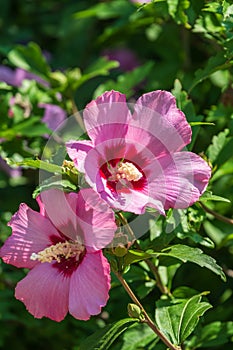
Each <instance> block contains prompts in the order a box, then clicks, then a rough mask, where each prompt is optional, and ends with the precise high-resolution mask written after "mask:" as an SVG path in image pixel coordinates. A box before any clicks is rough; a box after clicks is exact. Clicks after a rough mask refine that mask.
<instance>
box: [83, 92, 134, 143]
mask: <svg viewBox="0 0 233 350" xmlns="http://www.w3.org/2000/svg"><path fill="white" fill-rule="evenodd" d="M129 115H130V114H129V110H128V107H127V104H126V98H125V95H123V94H121V93H119V92H117V91H113V90H112V91H107V92H105V93H104V94H103V95H101V96H100V97H98V98H97V99H96V100H94V101H92V102H91V103H89V104H88V105H87V106H86V108H85V109H84V113H83V117H84V122H85V126H86V130H87V133H88V135H89V137H90V138H91V139H92V141H93V142H94V143H95V144H98V143H101V142H102V141H104V140H109V139H113V138H122V137H124V136H125V134H126V132H127V129H128V125H127V123H128V118H129Z"/></svg>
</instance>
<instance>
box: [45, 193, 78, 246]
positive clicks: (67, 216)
mask: <svg viewBox="0 0 233 350" xmlns="http://www.w3.org/2000/svg"><path fill="white" fill-rule="evenodd" d="M40 197H41V200H42V202H43V204H44V208H45V211H46V216H47V217H48V218H49V220H50V221H51V222H52V223H53V225H54V226H55V227H56V228H57V229H58V230H59V231H60V232H62V233H63V234H64V235H65V236H66V237H69V238H71V239H73V240H79V241H80V239H81V241H82V230H81V229H80V225H79V222H78V217H77V213H76V209H77V198H78V194H77V193H73V192H72V193H68V194H67V193H65V192H63V191H62V190H58V189H50V190H48V191H44V192H41V194H40Z"/></svg>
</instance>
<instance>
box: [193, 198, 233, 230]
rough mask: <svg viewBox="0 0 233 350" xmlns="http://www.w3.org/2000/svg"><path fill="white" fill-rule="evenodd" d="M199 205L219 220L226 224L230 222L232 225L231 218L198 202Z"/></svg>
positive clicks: (232, 220)
mask: <svg viewBox="0 0 233 350" xmlns="http://www.w3.org/2000/svg"><path fill="white" fill-rule="evenodd" d="M199 203H200V205H201V206H202V208H203V209H204V210H205V211H206V212H207V213H209V214H211V215H213V216H214V217H215V218H216V219H218V220H220V221H223V222H225V223H227V224H230V225H233V219H229V218H227V217H226V216H223V215H221V214H218V213H217V212H216V211H214V210H212V209H210V208H208V207H207V206H206V205H205V204H203V203H201V202H199Z"/></svg>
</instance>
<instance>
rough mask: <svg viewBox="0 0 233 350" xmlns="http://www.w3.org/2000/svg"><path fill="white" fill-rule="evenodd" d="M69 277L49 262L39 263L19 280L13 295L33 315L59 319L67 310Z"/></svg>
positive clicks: (61, 318)
mask: <svg viewBox="0 0 233 350" xmlns="http://www.w3.org/2000/svg"><path fill="white" fill-rule="evenodd" d="M69 285H70V278H68V277H65V276H64V275H63V274H62V273H60V271H59V269H56V268H55V267H53V265H52V264H50V263H39V264H38V265H37V266H35V267H34V268H33V269H32V270H31V271H29V273H28V274H27V276H26V277H25V278H24V279H23V280H21V281H20V282H19V283H18V284H17V286H16V289H15V297H16V299H18V300H21V301H22V302H23V303H24V304H25V306H26V308H27V310H28V311H29V312H30V313H31V314H32V315H33V316H34V317H35V318H42V317H48V318H51V319H52V320H54V321H57V322H59V321H61V320H63V318H64V317H65V316H66V314H67V312H68V300H69Z"/></svg>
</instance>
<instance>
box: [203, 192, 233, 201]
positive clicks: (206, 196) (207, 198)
mask: <svg viewBox="0 0 233 350" xmlns="http://www.w3.org/2000/svg"><path fill="white" fill-rule="evenodd" d="M199 201H201V202H207V201H216V202H226V203H231V201H230V200H229V199H227V198H224V197H220V196H216V195H215V194H213V193H212V192H211V191H205V193H203V195H202V196H201V197H200V198H199Z"/></svg>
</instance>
